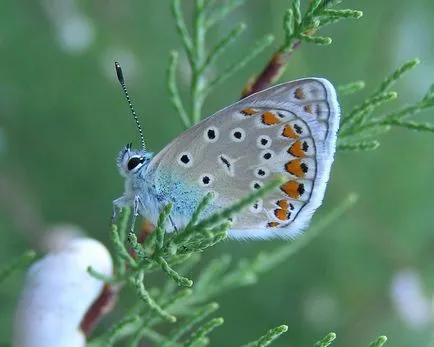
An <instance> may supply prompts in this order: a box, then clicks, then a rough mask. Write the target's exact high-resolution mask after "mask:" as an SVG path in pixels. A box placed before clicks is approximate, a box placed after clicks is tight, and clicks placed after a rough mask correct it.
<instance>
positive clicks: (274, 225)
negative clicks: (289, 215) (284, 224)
mask: <svg viewBox="0 0 434 347" xmlns="http://www.w3.org/2000/svg"><path fill="white" fill-rule="evenodd" d="M279 225H280V223H278V222H270V223H268V224H267V227H269V228H276V227H278V226H279Z"/></svg>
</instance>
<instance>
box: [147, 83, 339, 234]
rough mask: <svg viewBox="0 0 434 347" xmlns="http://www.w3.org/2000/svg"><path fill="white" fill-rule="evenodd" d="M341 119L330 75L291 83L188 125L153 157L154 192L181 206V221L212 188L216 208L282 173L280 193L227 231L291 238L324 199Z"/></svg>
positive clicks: (239, 218) (259, 203)
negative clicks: (329, 80) (326, 78)
mask: <svg viewBox="0 0 434 347" xmlns="http://www.w3.org/2000/svg"><path fill="white" fill-rule="evenodd" d="M338 125H339V106H338V103H337V100H336V93H335V90H334V88H333V86H332V85H331V84H330V83H329V82H328V81H327V80H324V79H317V78H310V79H303V80H298V81H293V82H288V83H284V84H281V85H277V86H274V87H271V88H269V89H267V90H264V91H262V92H259V93H256V94H254V95H252V96H249V97H247V98H245V99H243V100H241V101H239V102H237V103H235V104H233V105H231V106H229V107H227V108H225V109H223V110H221V111H218V112H217V113H215V114H214V115H212V116H211V117H209V118H207V119H205V120H203V121H202V122H200V123H199V124H197V125H196V126H194V127H192V128H191V129H188V130H187V131H185V132H184V133H183V134H181V135H180V136H179V137H177V138H176V139H175V140H173V141H172V142H171V143H170V144H169V145H168V146H166V147H165V148H164V149H163V150H162V151H161V152H160V153H158V154H157V155H156V157H155V158H154V159H153V160H152V162H151V164H150V168H149V169H150V172H152V174H153V177H154V181H155V187H156V190H157V192H158V193H159V194H160V195H161V196H162V197H164V198H165V199H167V201H173V202H174V205H175V207H176V206H178V210H176V211H175V214H176V213H177V214H178V216H175V220H176V221H177V222H176V223H178V224H183V223H185V221H187V220H188V217H189V215H190V214H191V212H192V211H193V210H194V208H195V207H196V206H197V203H198V202H199V201H200V199H201V198H202V197H203V195H204V194H205V193H206V192H208V191H212V192H213V193H214V194H215V201H214V203H213V205H211V206H210V209H209V211H208V212H209V213H212V212H216V211H217V210H218V209H219V208H222V207H226V206H228V205H229V204H231V203H233V202H235V201H238V200H239V199H240V198H242V197H244V196H246V195H247V194H249V193H250V192H252V191H253V190H255V189H259V188H260V187H262V186H263V184H264V183H265V182H266V181H267V180H268V179H270V178H271V177H275V176H284V177H285V178H286V179H287V180H286V181H285V183H284V184H283V185H282V186H281V187H280V189H279V190H278V191H276V192H275V193H272V194H271V195H269V196H266V197H265V198H264V199H262V200H260V201H257V202H256V203H255V204H253V205H252V206H250V208H248V209H247V210H246V211H244V212H243V213H241V214H239V215H237V216H236V217H235V220H234V221H233V229H231V230H230V231H229V236H230V237H234V238H269V237H279V236H280V237H292V236H295V235H296V234H298V233H300V232H301V230H302V228H303V227H304V226H305V225H306V224H307V223H308V221H309V220H310V218H311V215H312V213H313V212H314V211H315V209H316V208H318V206H319V205H320V204H321V202H322V199H323V196H324V192H325V187H326V183H327V181H328V178H329V173H330V168H331V164H332V162H333V155H334V151H335V146H336V132H337V129H338ZM184 217H185V218H184ZM179 226H182V225H179Z"/></svg>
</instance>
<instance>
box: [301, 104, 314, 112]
mask: <svg viewBox="0 0 434 347" xmlns="http://www.w3.org/2000/svg"><path fill="white" fill-rule="evenodd" d="M303 109H304V111H305V112H307V113H310V114H312V105H305V106H304V107H303Z"/></svg>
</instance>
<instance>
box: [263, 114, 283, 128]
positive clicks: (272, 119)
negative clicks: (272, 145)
mask: <svg viewBox="0 0 434 347" xmlns="http://www.w3.org/2000/svg"><path fill="white" fill-rule="evenodd" d="M262 123H264V124H266V125H274V124H279V123H280V119H279V118H278V117H277V116H276V115H275V114H274V113H273V112H270V111H266V112H264V114H263V115H262Z"/></svg>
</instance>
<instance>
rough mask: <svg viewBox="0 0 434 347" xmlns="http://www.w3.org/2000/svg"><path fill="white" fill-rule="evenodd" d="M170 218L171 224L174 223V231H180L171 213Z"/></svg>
mask: <svg viewBox="0 0 434 347" xmlns="http://www.w3.org/2000/svg"><path fill="white" fill-rule="evenodd" d="M169 220H170V224H172V227H173V231H178V228H177V227H176V225H175V222H174V221H173V219H172V216H171V215H169Z"/></svg>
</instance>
